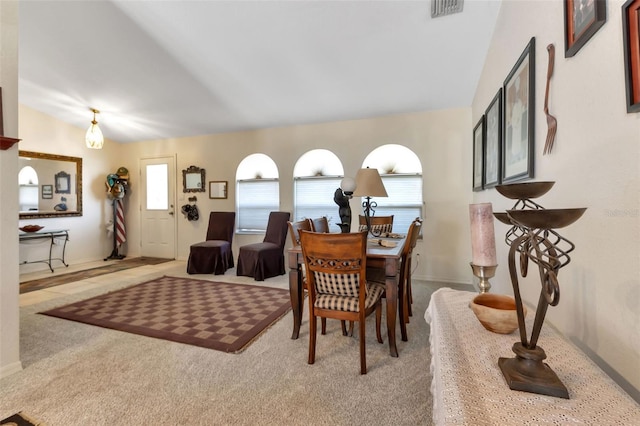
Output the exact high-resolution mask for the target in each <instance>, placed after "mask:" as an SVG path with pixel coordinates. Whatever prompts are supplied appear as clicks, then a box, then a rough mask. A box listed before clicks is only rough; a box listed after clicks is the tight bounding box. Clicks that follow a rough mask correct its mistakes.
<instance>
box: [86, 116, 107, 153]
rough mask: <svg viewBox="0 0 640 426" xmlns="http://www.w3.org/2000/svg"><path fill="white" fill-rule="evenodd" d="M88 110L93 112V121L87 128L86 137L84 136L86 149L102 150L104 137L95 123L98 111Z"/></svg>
mask: <svg viewBox="0 0 640 426" xmlns="http://www.w3.org/2000/svg"><path fill="white" fill-rule="evenodd" d="M90 109H91V111H93V121H91V126H89V129H88V130H87V135H86V136H85V141H86V143H87V148H93V149H102V146H103V145H104V137H103V136H102V131H101V130H100V127H98V122H97V121H96V114H100V111H98V110H97V109H94V108H90Z"/></svg>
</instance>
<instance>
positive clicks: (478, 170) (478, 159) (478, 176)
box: [473, 115, 484, 191]
mask: <svg viewBox="0 0 640 426" xmlns="http://www.w3.org/2000/svg"><path fill="white" fill-rule="evenodd" d="M483 154H484V115H483V116H482V117H480V120H479V121H478V124H476V126H475V127H474V128H473V190H474V191H482V189H483V182H482V176H483V173H484V172H483V162H484V158H483Z"/></svg>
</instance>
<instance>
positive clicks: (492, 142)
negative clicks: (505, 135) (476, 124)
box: [483, 88, 502, 189]
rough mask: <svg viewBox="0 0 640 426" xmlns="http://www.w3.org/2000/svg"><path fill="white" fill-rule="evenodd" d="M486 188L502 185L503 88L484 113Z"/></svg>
mask: <svg viewBox="0 0 640 426" xmlns="http://www.w3.org/2000/svg"><path fill="white" fill-rule="evenodd" d="M484 127H485V137H484V178H483V182H484V188H485V189H487V188H493V187H494V186H496V185H498V184H499V183H500V177H501V176H500V146H501V144H502V88H500V89H498V93H497V94H496V96H494V98H493V100H492V101H491V103H490V104H489V107H488V108H487V111H486V112H485V113H484Z"/></svg>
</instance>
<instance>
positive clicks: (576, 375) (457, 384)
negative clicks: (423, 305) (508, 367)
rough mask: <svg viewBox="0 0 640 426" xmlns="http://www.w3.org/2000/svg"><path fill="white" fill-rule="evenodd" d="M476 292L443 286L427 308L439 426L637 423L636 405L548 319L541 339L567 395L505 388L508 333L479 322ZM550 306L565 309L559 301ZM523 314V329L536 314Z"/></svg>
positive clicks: (639, 421) (514, 335) (435, 415)
mask: <svg viewBox="0 0 640 426" xmlns="http://www.w3.org/2000/svg"><path fill="white" fill-rule="evenodd" d="M475 296H477V293H472V292H466V291H457V290H452V289H450V288H441V289H439V290H437V291H436V292H434V293H433V296H432V297H431V302H430V303H429V307H428V309H427V311H426V313H425V319H426V321H427V322H428V323H429V324H430V325H431V336H430V340H431V374H432V378H433V379H432V383H431V392H432V395H433V420H434V423H435V424H436V425H541V424H545V425H567V424H575V425H638V424H640V405H638V404H637V403H636V402H635V401H634V400H633V399H632V398H631V397H630V396H629V395H628V394H627V393H625V392H624V391H623V390H622V389H621V388H620V387H619V386H618V385H617V384H616V383H615V382H614V381H613V380H612V379H611V378H610V377H609V376H607V375H606V374H605V373H604V372H603V371H602V370H601V369H600V368H599V367H598V366H597V365H596V364H595V363H594V362H593V361H591V360H590V359H589V358H588V357H587V356H586V355H585V354H584V353H582V352H581V351H580V350H579V349H578V348H577V347H575V346H574V345H573V344H572V343H570V342H568V341H567V340H565V339H564V338H563V337H562V336H560V335H559V334H558V333H557V332H556V331H555V330H554V329H553V328H552V327H550V326H549V325H548V324H544V325H543V326H542V332H541V334H540V338H539V340H538V345H539V346H540V347H542V348H543V349H544V350H545V352H546V354H547V359H546V360H545V362H546V363H547V364H548V365H549V366H550V367H551V369H552V370H553V371H554V372H555V373H556V374H557V375H558V377H559V378H560V380H561V381H562V383H563V384H564V385H565V387H566V388H567V389H568V391H569V398H570V399H563V398H554V397H551V396H546V395H538V394H533V393H528V392H520V391H514V390H511V389H509V386H508V385H507V383H506V381H505V379H504V377H503V376H502V372H501V371H500V367H499V366H498V358H500V357H505V358H512V357H514V356H515V355H514V353H513V352H512V351H511V347H512V346H513V344H514V343H515V342H517V341H519V340H520V335H519V334H518V331H517V330H516V331H515V332H513V333H512V334H508V335H504V334H496V333H492V332H490V331H487V330H485V329H484V327H482V325H481V324H480V322H479V321H478V320H477V318H476V317H475V315H474V314H473V312H472V311H471V309H470V308H469V306H468V305H469V301H471V299H473V298H474V297H475ZM555 309H562V306H560V305H559V306H558V307H557V308H555ZM532 311H533V310H531V309H530V312H529V314H528V315H527V320H526V321H527V334H528V335H530V333H531V328H532V326H533V316H534V315H533V314H532Z"/></svg>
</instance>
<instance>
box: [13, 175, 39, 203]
mask: <svg viewBox="0 0 640 426" xmlns="http://www.w3.org/2000/svg"><path fill="white" fill-rule="evenodd" d="M18 191H19V193H18V197H19V198H18V199H19V200H20V211H21V212H24V211H35V210H38V173H37V172H36V171H35V169H34V168H33V167H31V166H24V167H23V168H22V169H20V172H18Z"/></svg>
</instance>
